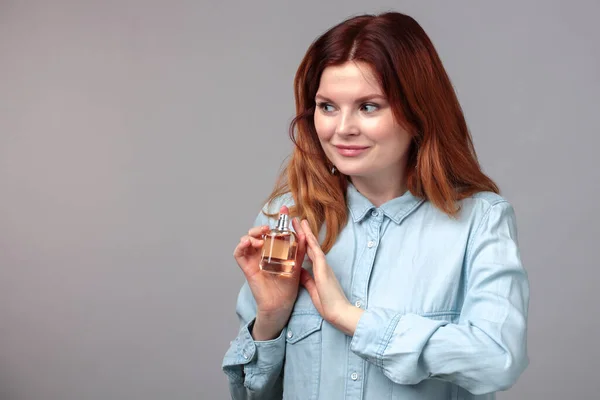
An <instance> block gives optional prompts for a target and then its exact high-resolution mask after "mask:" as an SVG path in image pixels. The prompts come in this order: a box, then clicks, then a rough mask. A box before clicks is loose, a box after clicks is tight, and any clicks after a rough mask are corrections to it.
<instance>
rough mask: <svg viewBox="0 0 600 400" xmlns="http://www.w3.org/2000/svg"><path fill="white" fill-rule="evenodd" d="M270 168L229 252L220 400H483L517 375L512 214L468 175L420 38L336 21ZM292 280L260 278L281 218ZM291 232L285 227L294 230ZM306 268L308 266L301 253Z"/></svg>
mask: <svg viewBox="0 0 600 400" xmlns="http://www.w3.org/2000/svg"><path fill="white" fill-rule="evenodd" d="M295 96H296V109H297V116H296V118H295V120H294V122H293V123H292V126H291V129H290V133H291V136H292V140H293V141H294V143H295V148H294V150H293V154H292V157H291V159H290V161H289V164H288V165H287V168H286V170H285V171H284V173H283V174H282V176H281V179H280V180H279V181H278V182H277V185H276V187H275V189H274V191H273V193H272V194H271V196H270V198H269V201H268V202H267V204H266V205H265V208H263V210H262V211H261V212H260V213H259V215H258V217H257V219H256V222H255V226H254V227H253V228H251V229H250V230H249V232H248V234H247V235H245V236H243V237H242V239H241V240H240V243H239V244H238V245H237V247H236V249H235V251H234V257H235V259H236V261H237V263H238V265H239V266H240V268H241V270H242V272H243V273H244V275H245V277H246V283H245V284H244V286H243V287H242V289H241V291H240V294H239V297H238V302H237V314H238V316H239V318H240V322H241V330H240V332H239V334H238V336H237V338H235V340H234V341H232V343H231V346H230V348H229V350H228V351H227V354H226V355H225V358H224V361H223V370H224V371H225V373H226V374H227V376H228V379H229V385H230V391H231V395H232V397H233V398H234V399H281V398H282V397H283V398H285V399H302V400H309V399H323V400H337V399H365V400H369V399H373V400H380V399H402V400H406V399H419V400H423V399H432V400H433V399H435V400H439V399H492V398H494V392H496V391H499V390H504V389H507V388H509V387H510V386H512V385H513V384H514V383H515V381H516V380H517V378H518V377H519V375H520V374H521V373H522V372H523V370H524V369H525V367H526V366H527V364H528V357H527V346H526V336H527V335H526V333H527V309H528V302H529V284H528V279H527V275H526V272H525V270H524V269H523V267H522V265H521V260H520V256H519V249H518V245H517V232H516V225H515V215H514V212H513V208H512V207H511V205H510V204H509V203H508V202H507V201H506V200H505V199H504V198H502V197H501V196H500V195H499V194H498V192H499V190H498V188H497V186H496V185H495V184H494V182H493V181H492V180H491V179H490V178H489V177H487V176H486V175H485V174H484V173H483V172H482V171H481V168H480V166H479V164H478V161H477V157H476V155H475V151H474V149H473V145H472V141H471V138H470V135H469V132H468V129H467V126H466V123H465V119H464V116H463V113H462V111H461V108H460V105H459V103H458V100H457V97H456V95H455V93H454V91H453V88H452V85H451V83H450V80H449V78H448V76H447V74H446V72H445V70H444V68H443V66H442V63H441V61H440V59H439V57H438V54H437V53H436V51H435V49H434V46H433V45H432V43H431V41H430V39H429V38H428V36H427V35H426V33H425V32H424V31H423V29H422V28H421V27H420V26H419V24H418V23H417V22H416V21H415V20H414V19H412V18H410V17H408V16H406V15H403V14H400V13H385V14H381V15H377V16H372V15H364V16H358V17H354V18H351V19H348V20H346V21H344V22H343V23H341V24H339V25H337V26H335V27H333V28H332V29H330V30H329V31H328V32H326V33H325V34H323V35H322V36H321V37H319V38H318V39H317V40H316V41H315V42H314V43H313V44H312V45H311V46H310V48H309V49H308V51H307V53H306V55H305V57H304V59H303V61H302V63H301V64H300V67H299V69H298V72H297V74H296V78H295ZM288 210H289V213H290V215H291V216H292V217H295V218H294V219H293V229H294V230H295V232H296V233H297V234H298V237H299V251H298V255H297V260H296V261H297V262H296V264H297V265H298V266H300V265H302V268H297V269H296V271H295V272H294V274H293V275H292V276H291V277H281V276H276V275H272V274H269V273H266V272H264V271H261V270H260V268H259V265H258V264H259V260H260V254H261V253H260V251H261V248H262V245H263V240H262V235H263V234H264V233H266V232H267V231H268V229H269V226H271V227H272V226H273V225H274V223H275V219H273V218H274V217H276V215H277V213H279V212H284V213H285V212H288ZM300 221H301V222H300ZM305 256H308V257H305Z"/></svg>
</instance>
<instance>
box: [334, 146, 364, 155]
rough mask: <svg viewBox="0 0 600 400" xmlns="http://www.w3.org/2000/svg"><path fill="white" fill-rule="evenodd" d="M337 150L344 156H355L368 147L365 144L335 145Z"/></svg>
mask: <svg viewBox="0 0 600 400" xmlns="http://www.w3.org/2000/svg"><path fill="white" fill-rule="evenodd" d="M335 148H336V150H337V152H338V153H339V154H340V155H342V156H345V157H355V156H358V155H360V154H362V153H364V152H365V151H366V150H368V149H369V147H367V146H335Z"/></svg>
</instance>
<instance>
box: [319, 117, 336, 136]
mask: <svg viewBox="0 0 600 400" xmlns="http://www.w3.org/2000/svg"><path fill="white" fill-rule="evenodd" d="M314 122H315V129H316V131H317V135H318V136H319V140H321V141H327V140H329V139H331V137H332V136H333V133H334V132H335V125H334V123H333V119H332V118H324V117H323V116H319V115H317V114H315V118H314Z"/></svg>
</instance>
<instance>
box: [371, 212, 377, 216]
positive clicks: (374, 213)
mask: <svg viewBox="0 0 600 400" xmlns="http://www.w3.org/2000/svg"><path fill="white" fill-rule="evenodd" d="M371 215H372V216H374V217H379V211H373V212H372V213H371Z"/></svg>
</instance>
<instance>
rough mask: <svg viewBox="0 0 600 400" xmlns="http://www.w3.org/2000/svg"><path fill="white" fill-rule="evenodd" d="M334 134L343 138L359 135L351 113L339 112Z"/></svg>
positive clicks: (354, 118)
mask: <svg viewBox="0 0 600 400" xmlns="http://www.w3.org/2000/svg"><path fill="white" fill-rule="evenodd" d="M335 133H336V134H338V135H343V136H347V135H357V134H358V133H359V129H358V125H357V123H356V117H355V115H354V114H353V113H352V112H348V111H342V112H340V114H339V120H338V123H337V126H336V130H335Z"/></svg>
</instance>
